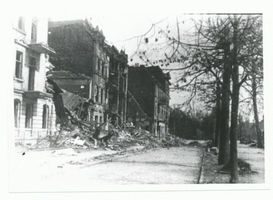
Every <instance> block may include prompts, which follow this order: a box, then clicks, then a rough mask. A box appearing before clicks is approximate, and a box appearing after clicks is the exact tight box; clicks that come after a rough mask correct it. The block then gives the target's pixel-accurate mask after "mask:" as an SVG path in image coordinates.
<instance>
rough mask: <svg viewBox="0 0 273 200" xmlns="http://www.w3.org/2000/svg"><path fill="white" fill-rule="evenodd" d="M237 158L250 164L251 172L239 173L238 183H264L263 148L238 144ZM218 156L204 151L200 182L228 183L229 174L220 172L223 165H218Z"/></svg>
mask: <svg viewBox="0 0 273 200" xmlns="http://www.w3.org/2000/svg"><path fill="white" fill-rule="evenodd" d="M238 158H239V159H241V160H243V161H244V162H247V163H248V164H250V168H251V172H243V171H241V172H240V173H239V182H238V183H257V184H258V183H264V182H265V175H264V172H265V169H264V150H263V149H258V148H256V147H249V146H248V145H244V144H238ZM217 162H218V156H217V155H214V154H213V153H212V152H205V154H204V158H203V167H202V173H201V177H200V182H199V183H200V184H207V183H229V179H230V174H229V173H223V172H220V169H221V168H222V167H223V165H218V164H217Z"/></svg>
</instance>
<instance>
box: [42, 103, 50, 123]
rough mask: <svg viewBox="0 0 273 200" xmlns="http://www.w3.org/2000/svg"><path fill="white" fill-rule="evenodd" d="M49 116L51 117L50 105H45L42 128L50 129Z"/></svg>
mask: <svg viewBox="0 0 273 200" xmlns="http://www.w3.org/2000/svg"><path fill="white" fill-rule="evenodd" d="M48 116H49V107H48V105H43V124H42V128H47V127H48Z"/></svg>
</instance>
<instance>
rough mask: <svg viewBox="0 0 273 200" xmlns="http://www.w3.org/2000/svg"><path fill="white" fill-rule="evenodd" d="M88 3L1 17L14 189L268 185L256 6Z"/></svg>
mask: <svg viewBox="0 0 273 200" xmlns="http://www.w3.org/2000/svg"><path fill="white" fill-rule="evenodd" d="M71 2H72V1H71ZM92 2H93V1H90V2H89V3H88V4H86V8H85V6H84V5H82V4H80V2H79V4H77V2H73V4H71V6H70V9H71V7H72V8H74V9H75V12H73V10H72V11H71V12H70V11H68V10H67V11H65V9H66V7H65V6H64V7H63V10H62V8H60V7H58V9H57V7H56V8H52V9H53V11H54V12H53V11H52V12H49V13H48V14H45V13H46V11H43V5H40V6H37V7H35V8H38V10H35V11H34V12H33V13H31V12H27V13H23V12H22V13H17V14H13V15H12V16H11V17H10V19H9V20H8V25H9V26H8V28H9V31H8V33H9V34H8V35H9V40H8V41H7V42H6V43H9V44H10V47H11V48H9V49H8V51H9V55H11V59H10V60H11V62H8V64H9V65H8V66H6V68H7V69H9V70H10V73H7V75H9V77H7V78H8V79H10V80H12V81H11V84H10V86H9V87H8V88H9V89H8V92H9V93H10V94H11V95H10V98H9V99H8V101H9V106H6V108H5V110H6V111H7V112H9V113H10V114H9V116H11V117H10V118H9V120H7V121H8V124H7V126H8V127H9V129H8V131H6V132H3V133H4V134H8V142H7V143H8V160H9V166H8V171H9V173H8V187H9V192H11V193H15V194H20V193H32V192H33V193H41V192H42V193H47V192H49V193H52V192H53V193H55V192H64V193H65V192H97V191H108V192H109V191H110V192H111V191H153V190H155V191H159V192H160V191H172V190H173V191H179V190H183V189H185V190H191V189H200V188H201V189H202V187H203V186H204V187H208V189H212V190H213V189H217V188H218V189H219V188H220V189H227V188H229V187H230V188H232V189H240V188H241V187H242V188H243V189H248V188H252V189H255V187H256V186H257V188H260V189H261V188H262V189H266V188H267V189H268V187H265V186H266V183H267V181H266V180H267V178H268V177H267V176H266V175H268V174H269V173H268V171H266V169H267V168H266V162H267V159H268V157H266V155H265V153H266V151H267V148H268V146H270V145H272V141H271V142H270V141H269V140H268V139H267V135H268V132H267V131H268V129H267V128H265V127H266V126H265V122H266V121H267V120H268V118H267V116H269V117H270V115H267V114H266V110H267V109H268V108H269V107H266V106H264V105H265V103H264V102H265V98H264V96H265V95H264V94H265V87H266V86H265V81H264V76H266V74H265V70H264V69H265V66H264V63H265V62H264V44H265V43H266V42H265V39H264V35H265V34H264V29H266V24H267V21H266V22H264V18H265V16H264V13H263V11H259V10H258V12H256V10H255V12H252V11H251V12H248V10H245V11H244V10H241V11H240V12H238V9H236V10H235V11H232V10H231V11H228V12H223V11H222V10H221V11H217V12H207V11H204V12H195V10H196V9H193V11H192V12H191V11H187V12H185V11H183V10H182V11H181V12H179V9H176V10H175V11H176V12H169V11H167V10H168V8H167V7H161V8H160V9H157V12H155V11H153V10H152V9H153V7H152V6H151V4H149V3H148V5H147V6H148V7H149V8H147V7H146V6H145V2H144V1H139V4H142V5H141V6H142V7H143V8H144V11H143V12H142V11H141V10H137V8H139V7H140V6H136V7H135V8H133V7H134V4H132V7H130V6H129V8H131V9H130V10H129V9H128V10H126V11H124V10H125V9H122V7H119V6H121V5H120V4H118V5H116V6H112V7H111V6H110V5H115V4H114V3H113V2H112V3H111V4H109V5H108V6H107V5H106V4H105V7H107V9H106V8H105V10H104V9H103V6H101V4H100V6H98V9H97V10H96V9H95V8H94V7H96V5H97V4H96V3H95V2H93V3H92ZM133 2H134V3H135V4H137V1H133ZM44 3H45V4H46V3H47V2H40V3H38V4H44ZM154 3H155V4H154V6H155V7H156V6H157V5H156V2H154ZM58 5H59V3H58ZM76 5H78V6H79V10H78V11H76V10H77V7H74V6H76ZM91 5H93V6H94V7H93V8H90V12H89V10H88V8H87V7H88V6H91ZM51 6H52V7H54V3H52V5H51ZM51 6H47V7H46V8H47V9H48V8H50V7H51ZM109 6H110V7H109ZM177 6H178V5H177ZM179 6H183V4H182V3H181V4H179ZM218 6H219V5H218ZM172 7H173V5H172ZM126 8H128V7H126ZM164 8H165V9H166V12H165V10H164ZM80 9H82V10H84V12H83V11H81V10H80ZM115 9H116V11H115ZM149 9H151V11H149ZM154 9H156V8H154ZM39 10H40V11H39ZM56 11H58V12H56ZM39 12H41V13H39ZM106 12H107V13H106ZM157 13H160V14H157ZM271 53H272V52H271ZM7 75H4V76H7ZM267 75H268V74H267ZM266 101H267V100H266ZM271 109H272V108H271ZM267 111H268V110H267ZM4 113H5V111H4ZM7 116H8V115H7ZM266 123H268V122H266ZM270 133H271V131H270V130H269V134H270ZM269 139H270V138H269ZM266 140H267V141H266ZM269 159H270V158H269ZM195 187H196V188H195ZM257 188H256V189H257Z"/></svg>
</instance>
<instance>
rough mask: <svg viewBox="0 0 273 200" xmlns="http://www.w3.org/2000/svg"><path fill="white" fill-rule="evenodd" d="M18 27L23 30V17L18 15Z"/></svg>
mask: <svg viewBox="0 0 273 200" xmlns="http://www.w3.org/2000/svg"><path fill="white" fill-rule="evenodd" d="M18 29H20V30H22V31H25V20H24V18H23V17H19V20H18Z"/></svg>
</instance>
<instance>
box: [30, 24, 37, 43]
mask: <svg viewBox="0 0 273 200" xmlns="http://www.w3.org/2000/svg"><path fill="white" fill-rule="evenodd" d="M31 42H32V43H36V42H37V20H32V24H31Z"/></svg>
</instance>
